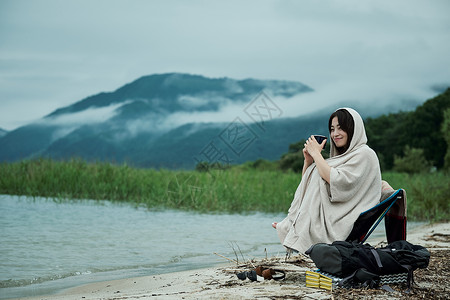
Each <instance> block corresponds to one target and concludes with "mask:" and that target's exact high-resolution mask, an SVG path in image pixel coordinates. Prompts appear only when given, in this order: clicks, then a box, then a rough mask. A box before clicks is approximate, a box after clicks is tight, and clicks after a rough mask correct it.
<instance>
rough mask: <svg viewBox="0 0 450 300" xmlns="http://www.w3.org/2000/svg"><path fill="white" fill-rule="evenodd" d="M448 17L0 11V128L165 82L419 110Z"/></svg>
mask: <svg viewBox="0 0 450 300" xmlns="http://www.w3.org/2000/svg"><path fill="white" fill-rule="evenodd" d="M449 12H450V1H448V0H441V1H440V0H433V1H431V0H430V1H422V0H420V1H416V0H404V1H399V0H397V1H387V0H386V1H380V0H377V1H361V0H339V1H328V0H322V1H314V0H311V1H304V0H297V1H287V0H283V1H282V0H273V1H265V0H255V1H252V0H250V1H229V0H227V1H214V0H209V1H206V0H205V1H196V0H193V1H187V0H153V1H152V0H145V1H144V0H141V1H137V0H127V1H125V0H124V1H114V0H102V1H99V0H73V1H71V0H66V1H60V0H53V1H51V0H33V1H29V0H0V128H3V129H7V130H12V129H14V128H17V127H18V126H21V125H24V124H27V123H30V122H33V121H36V120H38V119H40V118H42V117H43V116H45V115H47V114H49V113H51V112H52V111H54V110H55V109H57V108H60V107H63V106H67V105H69V104H72V103H74V102H76V101H79V100H81V99H83V98H85V97H87V96H90V95H93V94H97V93H99V92H102V91H113V90H115V89H117V88H119V87H121V86H122V85H124V84H126V83H129V82H131V81H133V80H135V79H137V78H139V77H141V76H144V75H149V74H154V73H165V72H185V73H191V74H199V75H204V76H207V77H230V78H235V79H245V78H257V79H280V80H294V81H300V82H302V83H304V84H307V85H309V86H310V87H312V88H313V89H315V90H316V92H315V95H314V97H315V98H312V99H315V101H322V102H328V101H329V102H330V103H332V102H333V101H336V102H337V101H338V100H339V101H340V100H361V101H387V100H394V99H419V100H426V99H427V98H429V97H432V96H434V95H436V91H435V90H433V89H432V87H433V86H434V85H441V86H445V85H450V76H449V75H450V55H449V54H448V53H450V17H449V15H450V14H449ZM304 105H305V104H302V105H299V107H298V109H293V110H292V111H291V114H295V113H296V111H298V114H300V113H301V112H303V113H304V112H305V111H308V110H311V107H304ZM311 105H313V104H312V103H311Z"/></svg>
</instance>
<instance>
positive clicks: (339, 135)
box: [330, 117, 348, 148]
mask: <svg viewBox="0 0 450 300" xmlns="http://www.w3.org/2000/svg"><path fill="white" fill-rule="evenodd" d="M330 137H331V139H332V140H333V141H334V144H335V145H336V147H338V148H341V147H344V146H345V145H347V140H348V135H347V132H345V131H344V130H342V129H341V127H340V126H339V120H338V118H337V117H334V118H333V119H332V120H331V128H330Z"/></svg>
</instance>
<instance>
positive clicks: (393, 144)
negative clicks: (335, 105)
mask: <svg viewBox="0 0 450 300" xmlns="http://www.w3.org/2000/svg"><path fill="white" fill-rule="evenodd" d="M446 111H447V113H446V114H445V112H446ZM444 115H446V119H445V117H444ZM449 117H450V88H448V89H447V90H446V91H445V92H444V93H442V94H440V95H438V96H436V97H434V98H432V99H430V100H427V101H426V102H425V103H423V104H422V105H420V106H418V107H417V108H416V110H414V111H411V112H399V113H394V114H388V115H382V116H380V117H377V118H368V119H367V120H366V121H365V124H366V131H367V137H368V139H369V142H368V143H369V145H370V146H371V147H372V148H373V149H374V150H375V151H376V152H377V154H378V156H379V158H380V162H381V165H382V167H383V169H385V170H389V169H391V168H392V167H393V164H394V158H395V156H398V157H400V156H403V155H404V154H405V153H404V151H405V148H406V147H410V148H415V149H422V150H423V152H424V156H425V158H426V160H428V161H429V162H430V163H431V164H432V165H434V166H436V167H438V168H441V167H443V165H444V157H445V154H446V153H447V149H448V144H447V142H446V137H447V141H449V139H448V137H449V134H450V132H448V131H447V132H443V130H442V126H443V123H444V121H445V122H450V120H449Z"/></svg>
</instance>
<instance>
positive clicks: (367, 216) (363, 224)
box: [346, 189, 406, 244]
mask: <svg viewBox="0 0 450 300" xmlns="http://www.w3.org/2000/svg"><path fill="white" fill-rule="evenodd" d="M386 197H387V198H386ZM384 198H385V199H384ZM383 199H384V200H383ZM380 200H381V201H380V203H378V204H377V205H375V206H374V207H372V208H370V209H368V210H366V211H364V212H362V213H361V214H360V215H359V217H358V219H357V220H356V222H355V224H354V225H353V229H352V231H351V232H350V234H349V236H348V237H347V239H346V241H347V242H358V243H361V244H363V243H364V242H365V241H366V240H367V238H368V237H369V236H370V234H371V233H372V232H373V231H374V230H375V228H376V227H377V226H378V224H379V223H380V222H381V220H383V218H384V225H385V229H386V237H387V241H388V243H392V242H394V241H398V240H406V192H405V191H404V190H403V189H398V190H396V191H394V190H390V191H387V192H383V193H382V197H381V199H380Z"/></svg>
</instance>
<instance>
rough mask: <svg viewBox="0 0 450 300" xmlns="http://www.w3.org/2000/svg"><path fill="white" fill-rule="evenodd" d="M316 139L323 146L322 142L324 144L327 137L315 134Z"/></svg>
mask: <svg viewBox="0 0 450 300" xmlns="http://www.w3.org/2000/svg"><path fill="white" fill-rule="evenodd" d="M314 138H315V139H316V141H317V142H318V143H319V144H322V142H323V141H324V140H326V139H327V137H326V136H324V135H318V134H315V135H314Z"/></svg>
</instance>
